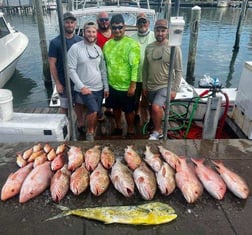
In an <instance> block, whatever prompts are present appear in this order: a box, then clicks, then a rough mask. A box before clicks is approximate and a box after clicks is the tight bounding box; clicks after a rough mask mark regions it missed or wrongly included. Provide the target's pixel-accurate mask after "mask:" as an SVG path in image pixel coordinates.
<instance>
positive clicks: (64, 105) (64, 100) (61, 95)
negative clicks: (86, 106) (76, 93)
mask: <svg viewBox="0 0 252 235" xmlns="http://www.w3.org/2000/svg"><path fill="white" fill-rule="evenodd" d="M59 99H60V107H61V108H63V109H68V103H69V102H68V98H67V94H66V89H64V91H63V93H59Z"/></svg>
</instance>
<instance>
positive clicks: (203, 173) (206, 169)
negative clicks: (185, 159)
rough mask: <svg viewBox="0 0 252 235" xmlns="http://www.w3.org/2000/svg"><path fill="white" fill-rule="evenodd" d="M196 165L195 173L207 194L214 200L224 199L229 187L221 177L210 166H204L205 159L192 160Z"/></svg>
mask: <svg viewBox="0 0 252 235" xmlns="http://www.w3.org/2000/svg"><path fill="white" fill-rule="evenodd" d="M191 160H192V161H193V163H194V164H195V165H196V167H195V171H196V174H197V176H198V177H199V179H200V181H201V183H202V184H203V185H204V188H205V189H206V190H207V192H208V193H209V194H210V195H211V196H212V197H214V198H216V199H218V200H221V199H223V197H224V195H225V193H226V190H227V186H226V184H225V182H224V181H223V179H222V178H221V177H220V175H219V174H218V173H217V172H216V171H214V169H212V168H211V167H210V166H206V165H204V159H196V158H191Z"/></svg>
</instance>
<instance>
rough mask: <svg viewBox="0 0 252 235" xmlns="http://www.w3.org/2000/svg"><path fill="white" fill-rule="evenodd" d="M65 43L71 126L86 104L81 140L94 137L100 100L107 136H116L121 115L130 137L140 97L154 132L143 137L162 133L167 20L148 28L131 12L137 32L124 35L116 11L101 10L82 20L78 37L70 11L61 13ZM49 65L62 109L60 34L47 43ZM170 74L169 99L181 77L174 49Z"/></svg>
mask: <svg viewBox="0 0 252 235" xmlns="http://www.w3.org/2000/svg"><path fill="white" fill-rule="evenodd" d="M63 20H64V29H65V38H66V44H67V50H68V55H67V59H68V60H67V61H68V64H67V66H68V73H69V74H68V75H69V77H70V78H71V82H72V86H73V90H74V104H75V112H76V116H77V127H78V130H79V131H81V130H82V128H83V126H84V116H83V105H84V106H85V107H86V108H87V117H86V120H87V132H86V139H87V140H88V141H94V139H95V131H96V125H97V121H98V119H99V118H101V117H102V101H103V98H105V100H106V102H105V107H106V108H107V110H106V111H107V112H113V116H114V118H115V123H116V128H115V129H114V131H113V132H112V135H122V134H123V130H122V123H121V115H122V113H124V115H125V120H126V122H127V133H126V136H127V137H129V138H132V137H134V135H135V124H134V123H135V121H136V119H139V118H140V115H139V112H140V109H139V106H140V97H141V95H142V99H146V100H148V102H149V103H150V105H151V106H150V117H151V119H152V120H153V124H154V130H153V132H152V133H151V135H150V137H149V139H150V140H157V139H160V138H162V137H163V133H162V118H163V107H164V105H165V102H166V93H167V85H168V77H169V65H170V47H169V44H168V43H169V40H168V22H167V20H165V19H159V20H157V21H156V22H155V26H154V32H152V31H150V21H149V19H148V17H147V16H146V15H145V14H143V13H141V14H139V15H138V16H137V23H136V26H137V29H138V30H137V32H136V33H135V34H133V35H131V36H130V37H129V36H126V34H125V29H126V26H125V22H124V18H123V16H122V15H121V14H117V15H113V16H112V18H111V19H109V15H108V14H107V13H106V12H101V13H100V14H98V16H97V21H96V22H86V23H85V24H84V26H83V38H82V37H79V36H77V35H75V34H74V29H75V26H76V18H75V17H74V15H72V14H71V13H70V12H67V13H65V14H64V16H63ZM49 64H50V69H51V74H52V77H53V79H54V81H55V85H56V89H57V91H58V93H59V95H60V101H61V108H62V109H61V110H62V112H63V113H66V112H67V107H68V106H67V105H68V104H67V102H66V101H67V96H66V91H65V89H66V88H65V81H64V73H63V72H64V70H63V63H62V47H61V45H60V37H59V36H58V37H56V38H55V39H53V40H52V41H51V42H50V47H49ZM173 72H174V75H173V81H172V92H171V98H172V99H173V98H175V96H176V91H177V90H178V88H179V84H180V80H181V77H182V55H181V50H180V48H179V47H176V49H175V62H174V71H173Z"/></svg>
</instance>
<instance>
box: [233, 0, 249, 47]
mask: <svg viewBox="0 0 252 235" xmlns="http://www.w3.org/2000/svg"><path fill="white" fill-rule="evenodd" d="M247 5H248V0H243V2H242V8H241V13H240V17H239V22H238V25H237V31H236V37H235V44H234V47H233V49H234V50H233V51H238V50H239V48H240V36H241V24H242V21H243V18H244V15H245V11H246V7H247Z"/></svg>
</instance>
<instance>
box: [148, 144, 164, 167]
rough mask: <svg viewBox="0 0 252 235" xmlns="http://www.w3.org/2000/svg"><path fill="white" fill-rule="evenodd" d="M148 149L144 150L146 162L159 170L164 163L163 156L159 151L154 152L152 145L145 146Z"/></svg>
mask: <svg viewBox="0 0 252 235" xmlns="http://www.w3.org/2000/svg"><path fill="white" fill-rule="evenodd" d="M145 148H146V150H145V152H144V156H145V157H144V160H145V162H146V163H147V164H148V165H149V166H150V167H151V168H152V169H153V170H154V171H155V172H158V171H159V170H160V169H161V167H162V164H163V161H162V159H161V156H160V154H159V153H156V154H154V153H153V152H152V151H151V148H150V146H145Z"/></svg>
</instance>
